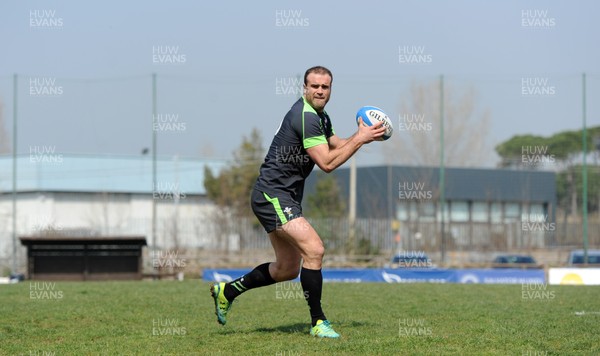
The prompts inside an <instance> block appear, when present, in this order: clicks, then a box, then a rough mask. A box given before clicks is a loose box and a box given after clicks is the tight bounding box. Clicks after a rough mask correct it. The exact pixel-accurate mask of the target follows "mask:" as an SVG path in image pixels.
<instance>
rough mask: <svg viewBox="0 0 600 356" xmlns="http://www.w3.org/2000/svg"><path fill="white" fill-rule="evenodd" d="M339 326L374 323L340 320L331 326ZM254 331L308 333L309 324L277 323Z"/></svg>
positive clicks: (360, 325)
mask: <svg viewBox="0 0 600 356" xmlns="http://www.w3.org/2000/svg"><path fill="white" fill-rule="evenodd" d="M336 325H337V326H340V327H345V328H347V327H352V328H354V327H364V326H369V325H375V324H374V323H366V322H361V321H345V322H344V321H342V322H338V323H334V324H333V326H334V328H335V326H336ZM255 331H259V332H268V333H269V332H270V333H273V332H279V333H287V334H294V333H308V332H310V325H309V324H308V323H295V324H289V325H279V326H276V327H272V328H257V329H255Z"/></svg>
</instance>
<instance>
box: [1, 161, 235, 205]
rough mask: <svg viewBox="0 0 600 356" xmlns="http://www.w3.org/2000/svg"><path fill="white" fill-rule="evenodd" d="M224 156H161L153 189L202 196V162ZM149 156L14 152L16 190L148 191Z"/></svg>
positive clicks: (7, 184) (4, 188)
mask: <svg viewBox="0 0 600 356" xmlns="http://www.w3.org/2000/svg"><path fill="white" fill-rule="evenodd" d="M12 164H13V162H12V156H10V155H1V156H0V193H7V192H11V191H12ZM226 165H227V161H225V160H206V159H190V158H177V157H160V158H157V161H156V171H157V172H156V173H157V174H156V176H157V179H156V183H157V184H156V185H157V188H158V189H156V190H158V191H178V192H180V193H185V194H187V195H191V194H198V195H204V194H206V191H205V189H204V167H205V166H208V167H209V168H211V169H212V171H213V173H218V172H219V171H220V170H221V169H222V168H223V167H225V166H226ZM153 188H154V187H153V180H152V158H151V157H148V156H98V155H82V154H59V153H39V152H36V153H34V154H29V155H19V156H18V157H17V191H18V192H32V191H53V192H111V193H152V192H153V191H154V189H153Z"/></svg>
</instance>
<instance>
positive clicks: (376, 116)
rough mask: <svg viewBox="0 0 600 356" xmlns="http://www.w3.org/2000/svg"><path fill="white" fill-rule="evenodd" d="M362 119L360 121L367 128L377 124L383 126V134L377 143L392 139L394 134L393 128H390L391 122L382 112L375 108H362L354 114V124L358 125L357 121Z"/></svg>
mask: <svg viewBox="0 0 600 356" xmlns="http://www.w3.org/2000/svg"><path fill="white" fill-rule="evenodd" d="M360 118H362V121H363V122H364V124H365V125H367V126H373V125H374V124H377V123H379V122H383V126H385V133H384V134H383V136H381V138H379V139H378V141H385V140H387V139H389V138H390V137H392V133H393V132H394V127H393V126H392V120H390V118H389V117H388V116H387V114H386V113H385V112H383V110H381V109H380V108H378V107H375V106H363V107H362V108H360V109H359V110H358V112H357V113H356V124H357V125H359V124H360V123H359V119H360Z"/></svg>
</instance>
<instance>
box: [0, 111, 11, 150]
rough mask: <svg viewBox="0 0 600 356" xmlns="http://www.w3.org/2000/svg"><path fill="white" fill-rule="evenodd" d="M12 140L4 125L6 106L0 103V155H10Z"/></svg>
mask: <svg viewBox="0 0 600 356" xmlns="http://www.w3.org/2000/svg"><path fill="white" fill-rule="evenodd" d="M10 152H11V151H10V140H9V139H8V134H7V133H6V127H5V124H4V105H3V104H2V101H0V154H4V153H10Z"/></svg>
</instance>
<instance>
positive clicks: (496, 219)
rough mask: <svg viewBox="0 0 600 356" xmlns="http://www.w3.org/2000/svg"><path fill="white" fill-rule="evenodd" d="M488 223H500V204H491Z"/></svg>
mask: <svg viewBox="0 0 600 356" xmlns="http://www.w3.org/2000/svg"><path fill="white" fill-rule="evenodd" d="M490 221H491V222H492V223H493V224H498V223H501V222H502V204H501V203H492V205H491V206H490Z"/></svg>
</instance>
